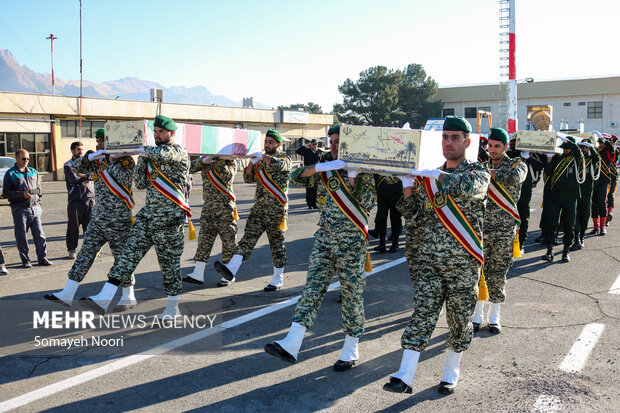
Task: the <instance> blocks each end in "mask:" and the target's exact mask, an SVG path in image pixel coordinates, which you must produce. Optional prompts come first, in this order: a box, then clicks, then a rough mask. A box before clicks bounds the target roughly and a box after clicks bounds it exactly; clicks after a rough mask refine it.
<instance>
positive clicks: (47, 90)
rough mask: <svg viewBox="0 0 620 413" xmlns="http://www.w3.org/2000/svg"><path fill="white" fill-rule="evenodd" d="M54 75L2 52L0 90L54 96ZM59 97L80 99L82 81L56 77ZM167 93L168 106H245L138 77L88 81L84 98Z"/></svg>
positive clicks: (143, 97)
mask: <svg viewBox="0 0 620 413" xmlns="http://www.w3.org/2000/svg"><path fill="white" fill-rule="evenodd" d="M51 77H52V76H51V74H48V73H43V74H42V73H37V72H35V71H33V70H31V69H29V68H28V67H26V66H21V65H20V64H19V62H18V61H17V59H16V58H15V56H14V55H13V53H11V51H10V50H8V49H0V90H2V91H6V92H25V93H41V94H50V95H51V94H52V81H51ZM55 82H56V94H57V95H65V96H79V94H80V81H79V80H64V79H61V78H59V77H56V79H55ZM152 88H156V89H162V90H163V91H164V102H170V103H193V104H197V105H217V106H242V102H241V101H235V100H233V99H230V98H228V97H226V96H222V95H214V94H213V93H211V92H210V91H209V90H208V89H207V88H205V87H204V86H194V87H185V86H172V87H168V88H167V87H164V86H162V85H160V84H159V83H156V82H151V81H148V80H142V79H139V78H137V77H125V78H123V79H118V80H110V81H106V82H102V83H95V82H90V81H88V80H84V81H83V84H82V95H83V96H86V97H98V98H110V99H115V98H117V97H118V98H119V99H123V100H144V101H149V100H150V99H151V92H150V91H151V89H152ZM254 107H257V108H263V109H269V108H270V107H269V106H266V105H262V104H260V103H257V102H255V103H254Z"/></svg>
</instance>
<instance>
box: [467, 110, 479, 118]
mask: <svg viewBox="0 0 620 413" xmlns="http://www.w3.org/2000/svg"><path fill="white" fill-rule="evenodd" d="M465 117H466V118H477V117H478V108H465Z"/></svg>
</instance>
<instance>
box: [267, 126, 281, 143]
mask: <svg viewBox="0 0 620 413" xmlns="http://www.w3.org/2000/svg"><path fill="white" fill-rule="evenodd" d="M265 136H269V137H271V138H273V139H275V140H277V141H278V142H280V143H282V140H283V139H282V134H281V133H280V132H278V131H277V130H275V129H273V128H271V129H269V130H268V131H267V133H266V134H265Z"/></svg>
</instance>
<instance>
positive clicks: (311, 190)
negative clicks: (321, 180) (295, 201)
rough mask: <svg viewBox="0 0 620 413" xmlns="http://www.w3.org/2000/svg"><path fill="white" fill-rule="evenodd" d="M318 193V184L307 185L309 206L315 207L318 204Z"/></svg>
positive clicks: (307, 202)
mask: <svg viewBox="0 0 620 413" xmlns="http://www.w3.org/2000/svg"><path fill="white" fill-rule="evenodd" d="M316 194H317V188H316V186H314V187H310V186H307V187H306V205H308V206H309V207H315V206H316Z"/></svg>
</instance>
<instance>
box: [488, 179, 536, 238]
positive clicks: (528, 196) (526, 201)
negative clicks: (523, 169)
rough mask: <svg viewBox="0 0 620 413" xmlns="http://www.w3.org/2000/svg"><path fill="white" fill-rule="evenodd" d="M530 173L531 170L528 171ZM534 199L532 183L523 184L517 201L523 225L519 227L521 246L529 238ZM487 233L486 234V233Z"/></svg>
mask: <svg viewBox="0 0 620 413" xmlns="http://www.w3.org/2000/svg"><path fill="white" fill-rule="evenodd" d="M528 173H529V172H528ZM531 200H532V185H531V184H528V185H525V184H524V185H523V186H522V187H521V196H520V197H519V201H518V202H517V210H518V211H519V217H521V226H520V227H519V244H521V248H523V245H524V244H525V241H526V240H527V231H528V229H529V227H530V201H531ZM485 235H486V234H485Z"/></svg>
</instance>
